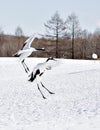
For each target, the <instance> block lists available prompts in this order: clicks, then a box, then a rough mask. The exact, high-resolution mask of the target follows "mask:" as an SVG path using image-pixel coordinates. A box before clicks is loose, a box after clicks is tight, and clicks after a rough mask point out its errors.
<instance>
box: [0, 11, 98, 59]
mask: <svg viewBox="0 0 100 130" xmlns="http://www.w3.org/2000/svg"><path fill="white" fill-rule="evenodd" d="M44 27H45V28H46V34H41V36H42V37H41V38H37V37H36V38H35V39H34V41H33V43H32V46H33V47H36V48H39V47H44V48H45V49H46V51H45V52H34V53H33V54H32V55H31V56H34V57H49V56H53V57H57V58H58V57H59V58H72V59H91V58H92V57H91V56H92V54H93V53H96V54H97V55H98V57H100V29H99V28H98V29H96V30H95V31H94V32H93V33H91V32H88V31H87V30H86V29H82V28H81V27H80V24H79V20H78V17H77V16H76V15H75V14H74V13H72V14H71V15H69V16H68V17H67V18H66V20H65V21H64V20H63V19H62V18H61V17H60V15H59V13H58V12H56V13H55V14H54V15H53V16H52V17H51V18H50V20H48V21H46V22H45V23H44ZM27 38H28V37H26V36H24V33H23V30H22V28H21V27H17V28H16V30H15V34H14V35H6V34H4V32H3V31H2V29H0V56H1V57H10V56H12V55H13V54H14V53H15V52H16V51H17V50H19V49H20V48H21V47H22V45H23V43H24V41H25V40H26V39H27Z"/></svg>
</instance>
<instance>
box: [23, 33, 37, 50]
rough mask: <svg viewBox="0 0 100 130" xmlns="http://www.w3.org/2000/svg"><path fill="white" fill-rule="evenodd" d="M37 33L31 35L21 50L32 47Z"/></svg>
mask: <svg viewBox="0 0 100 130" xmlns="http://www.w3.org/2000/svg"><path fill="white" fill-rule="evenodd" d="M34 38H35V35H32V36H31V37H29V38H28V39H27V40H26V41H25V42H24V44H23V47H22V48H21V50H25V49H28V48H30V46H31V44H32V41H33V40H34Z"/></svg>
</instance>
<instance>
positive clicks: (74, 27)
mask: <svg viewBox="0 0 100 130" xmlns="http://www.w3.org/2000/svg"><path fill="white" fill-rule="evenodd" d="M66 26H67V32H68V34H69V37H70V38H71V40H72V59H74V44H75V38H76V37H78V35H79V34H80V27H79V20H78V17H77V16H76V15H75V13H72V14H71V15H69V16H68V18H67V20H66Z"/></svg>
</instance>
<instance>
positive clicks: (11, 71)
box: [0, 58, 100, 130]
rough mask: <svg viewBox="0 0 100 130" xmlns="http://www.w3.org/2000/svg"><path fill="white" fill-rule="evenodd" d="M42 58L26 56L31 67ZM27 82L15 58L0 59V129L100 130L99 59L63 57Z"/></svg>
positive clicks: (41, 60) (25, 75) (42, 60)
mask: <svg viewBox="0 0 100 130" xmlns="http://www.w3.org/2000/svg"><path fill="white" fill-rule="evenodd" d="M44 61H45V59H43V58H42V59H40V58H28V59H26V63H27V65H28V66H29V67H30V68H31V70H32V68H33V67H34V66H35V65H36V64H37V63H39V62H44ZM60 62H61V64H60V65H59V66H57V67H55V68H53V69H52V70H51V71H47V72H45V74H44V75H43V77H42V81H43V83H44V84H45V86H46V87H47V88H48V89H50V90H51V91H53V92H55V94H54V95H50V94H48V92H47V91H45V90H44V89H43V88H41V89H42V91H43V93H44V95H45V96H46V97H47V99H45V100H44V99H43V98H42V97H41V95H40V93H39V91H38V89H37V86H36V82H33V83H30V82H29V81H28V80H27V79H28V77H27V74H26V73H25V72H24V69H23V67H22V65H21V64H20V63H19V62H18V59H15V58H0V130H100V61H92V60H91V61H88V60H87V61H86V60H63V59H60Z"/></svg>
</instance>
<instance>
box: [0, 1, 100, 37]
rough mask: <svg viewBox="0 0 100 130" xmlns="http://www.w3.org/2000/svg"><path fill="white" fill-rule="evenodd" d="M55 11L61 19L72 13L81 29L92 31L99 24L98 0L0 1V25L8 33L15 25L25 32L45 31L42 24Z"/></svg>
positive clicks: (26, 33) (99, 9) (99, 8)
mask: <svg viewBox="0 0 100 130" xmlns="http://www.w3.org/2000/svg"><path fill="white" fill-rule="evenodd" d="M56 11H58V12H59V14H60V16H61V18H63V20H65V19H66V18H67V16H68V15H70V14H71V13H73V12H74V13H75V14H76V15H77V16H78V19H79V22H80V26H81V27H82V29H87V30H88V31H91V32H93V31H94V30H95V29H96V28H98V27H100V0H0V27H1V28H2V30H3V31H4V33H8V34H14V33H15V29H16V28H17V26H20V27H21V28H22V30H23V32H24V34H25V35H32V34H33V33H34V32H38V33H45V27H44V23H45V22H46V21H47V20H49V19H50V18H51V16H53V15H54V13H55V12H56Z"/></svg>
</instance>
